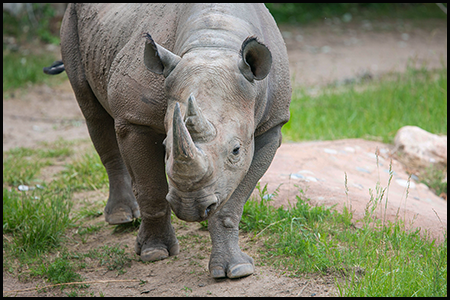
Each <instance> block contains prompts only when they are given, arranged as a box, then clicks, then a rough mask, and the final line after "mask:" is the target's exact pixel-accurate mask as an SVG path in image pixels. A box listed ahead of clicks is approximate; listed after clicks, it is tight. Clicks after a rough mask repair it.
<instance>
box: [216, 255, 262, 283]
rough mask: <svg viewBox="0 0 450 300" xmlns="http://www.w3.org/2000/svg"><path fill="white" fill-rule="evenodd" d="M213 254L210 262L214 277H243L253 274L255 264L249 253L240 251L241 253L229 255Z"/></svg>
mask: <svg viewBox="0 0 450 300" xmlns="http://www.w3.org/2000/svg"><path fill="white" fill-rule="evenodd" d="M226 258H227V256H225V257H224V256H219V255H217V256H215V257H214V255H211V260H210V262H209V272H210V273H211V276H212V277H213V278H225V277H228V278H241V277H245V276H248V275H251V274H253V272H254V269H255V268H254V264H253V258H251V257H250V256H248V255H247V254H245V253H243V252H240V254H239V255H236V256H234V257H229V259H230V261H229V262H228V261H227V260H226Z"/></svg>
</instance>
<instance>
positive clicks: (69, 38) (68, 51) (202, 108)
mask: <svg viewBox="0 0 450 300" xmlns="http://www.w3.org/2000/svg"><path fill="white" fill-rule="evenodd" d="M61 52H62V59H63V62H64V67H65V69H66V72H67V75H68V77H69V79H70V83H71V85H72V87H73V90H74V92H75V96H76V98H77V101H78V103H79V105H80V108H81V110H82V112H83V114H84V116H85V118H86V123H87V126H88V129H89V134H90V136H91V139H92V141H93V143H94V146H95V148H96V150H97V152H98V153H99V155H100V157H101V160H102V163H103V164H104V166H105V168H106V171H107V173H108V177H109V183H110V187H109V198H108V202H107V204H106V207H105V219H106V221H107V222H108V223H110V224H120V223H126V222H131V221H132V219H133V218H137V217H141V218H142V222H141V225H140V229H139V233H138V236H137V239H136V244H135V250H136V253H137V254H138V255H140V257H141V259H142V260H144V261H153V260H158V259H163V258H166V257H168V256H169V255H176V254H178V252H179V246H178V241H177V239H176V236H175V232H174V229H173V227H172V225H171V223H170V215H171V209H172V210H173V211H174V212H175V214H176V215H177V216H178V217H179V218H180V219H183V220H186V221H190V222H193V221H203V220H206V219H208V230H209V232H210V235H211V240H212V253H211V258H210V262H209V270H210V273H211V275H212V276H213V277H214V278H220V277H230V278H236V277H242V276H246V275H249V274H251V273H252V272H253V270H254V264H253V259H252V258H251V257H249V256H248V255H246V254H245V253H243V252H242V251H241V250H240V248H239V246H238V230H239V227H238V225H239V221H240V219H241V216H242V210H243V206H244V203H245V202H246V201H247V199H248V197H249V196H250V194H251V192H252V190H253V189H254V187H255V185H256V184H257V182H258V180H259V179H260V178H261V176H262V175H263V174H264V172H265V171H266V170H267V168H268V167H269V165H270V163H271V161H272V159H273V157H274V155H275V152H276V149H277V148H278V147H279V145H280V143H281V132H280V130H281V126H282V125H283V124H285V123H286V122H287V121H288V119H289V103H290V97H291V88H290V83H289V70H288V58H287V53H286V47H285V44H284V42H283V39H282V37H281V35H280V32H279V30H278V28H277V25H276V24H275V21H274V20H273V18H272V16H271V15H270V13H269V11H268V10H267V9H266V8H265V7H264V5H263V4H229V3H228V4H225V3H221V4H200V3H197V4H195V3H194V4H86V5H82V4H76V5H74V4H70V5H69V6H68V8H67V11H66V14H65V16H64V19H63V23H62V27H61ZM166 174H167V178H166ZM136 200H137V201H136Z"/></svg>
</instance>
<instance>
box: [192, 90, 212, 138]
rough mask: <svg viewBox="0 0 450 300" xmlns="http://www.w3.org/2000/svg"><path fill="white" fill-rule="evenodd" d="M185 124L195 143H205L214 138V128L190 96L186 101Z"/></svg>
mask: <svg viewBox="0 0 450 300" xmlns="http://www.w3.org/2000/svg"><path fill="white" fill-rule="evenodd" d="M185 122H186V127H187V129H188V131H189V133H190V134H191V136H192V138H193V139H194V140H195V141H203V142H206V141H209V140H211V139H213V138H214V137H215V136H216V130H215V128H214V126H213V125H212V124H211V122H209V121H208V120H207V119H206V118H205V116H204V115H203V113H202V111H201V110H200V108H199V107H198V105H197V101H196V100H195V98H194V95H192V94H191V95H190V96H189V99H188V105H187V112H186V117H185Z"/></svg>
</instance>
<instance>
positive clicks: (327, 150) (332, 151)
mask: <svg viewBox="0 0 450 300" xmlns="http://www.w3.org/2000/svg"><path fill="white" fill-rule="evenodd" d="M323 151H325V153H328V154H337V151H336V150H333V149H328V148H324V149H323Z"/></svg>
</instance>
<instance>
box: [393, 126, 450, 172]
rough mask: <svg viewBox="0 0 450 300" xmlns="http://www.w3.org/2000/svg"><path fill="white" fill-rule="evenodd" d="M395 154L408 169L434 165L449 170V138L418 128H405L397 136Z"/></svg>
mask: <svg viewBox="0 0 450 300" xmlns="http://www.w3.org/2000/svg"><path fill="white" fill-rule="evenodd" d="M393 154H394V155H395V156H396V158H397V159H398V160H399V161H401V162H402V163H403V164H404V165H405V166H406V167H407V168H408V169H411V170H420V169H424V168H427V167H429V166H430V165H434V166H435V167H437V168H439V169H445V168H447V136H446V135H445V136H439V135H436V134H432V133H430V132H428V131H425V130H423V129H421V128H419V127H417V126H404V127H402V128H400V129H399V130H398V132H397V134H396V136H395V141H394V149H393Z"/></svg>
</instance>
